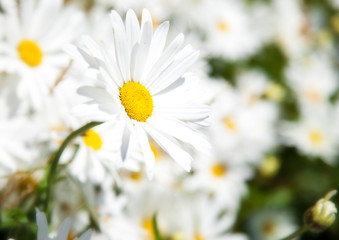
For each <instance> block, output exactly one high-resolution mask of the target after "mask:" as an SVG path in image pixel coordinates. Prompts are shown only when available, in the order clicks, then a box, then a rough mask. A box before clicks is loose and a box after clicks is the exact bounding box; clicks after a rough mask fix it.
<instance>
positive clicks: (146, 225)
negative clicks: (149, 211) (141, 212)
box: [142, 218, 155, 240]
mask: <svg viewBox="0 0 339 240" xmlns="http://www.w3.org/2000/svg"><path fill="white" fill-rule="evenodd" d="M142 228H143V229H144V230H146V232H147V234H148V237H147V239H148V240H151V239H155V233H154V227H153V221H152V218H146V219H144V220H143V221H142Z"/></svg>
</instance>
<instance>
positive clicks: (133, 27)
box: [126, 9, 140, 47]
mask: <svg viewBox="0 0 339 240" xmlns="http://www.w3.org/2000/svg"><path fill="white" fill-rule="evenodd" d="M126 34H127V38H128V40H129V44H130V47H133V46H134V44H135V43H136V42H138V41H139V38H140V26H139V21H138V18H137V16H136V15H135V13H134V11H133V10H132V9H129V10H128V11H127V14H126Z"/></svg>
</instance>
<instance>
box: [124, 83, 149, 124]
mask: <svg viewBox="0 0 339 240" xmlns="http://www.w3.org/2000/svg"><path fill="white" fill-rule="evenodd" d="M119 93H120V101H121V104H122V105H123V106H124V107H125V111H126V113H127V115H128V116H129V117H130V118H132V119H135V120H137V121H139V122H146V120H147V119H148V118H149V117H150V116H152V112H153V99H152V96H151V94H150V93H149V91H148V90H147V89H146V88H145V87H144V86H143V85H142V84H140V83H137V82H127V83H125V84H124V85H123V86H122V87H121V88H120V89H119Z"/></svg>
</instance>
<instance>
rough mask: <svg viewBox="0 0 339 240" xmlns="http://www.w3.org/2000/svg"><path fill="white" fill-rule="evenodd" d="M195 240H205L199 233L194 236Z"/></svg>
mask: <svg viewBox="0 0 339 240" xmlns="http://www.w3.org/2000/svg"><path fill="white" fill-rule="evenodd" d="M194 240H205V238H203V237H202V236H201V235H200V234H199V233H196V234H194Z"/></svg>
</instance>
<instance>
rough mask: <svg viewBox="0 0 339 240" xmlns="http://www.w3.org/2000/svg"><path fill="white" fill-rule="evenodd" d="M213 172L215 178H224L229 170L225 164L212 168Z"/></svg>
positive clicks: (218, 164)
mask: <svg viewBox="0 0 339 240" xmlns="http://www.w3.org/2000/svg"><path fill="white" fill-rule="evenodd" d="M211 172H212V174H213V175H214V176H215V177H223V176H225V175H226V173H227V168H226V167H225V166H224V165H223V164H221V163H217V164H214V165H213V166H212V167H211Z"/></svg>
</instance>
